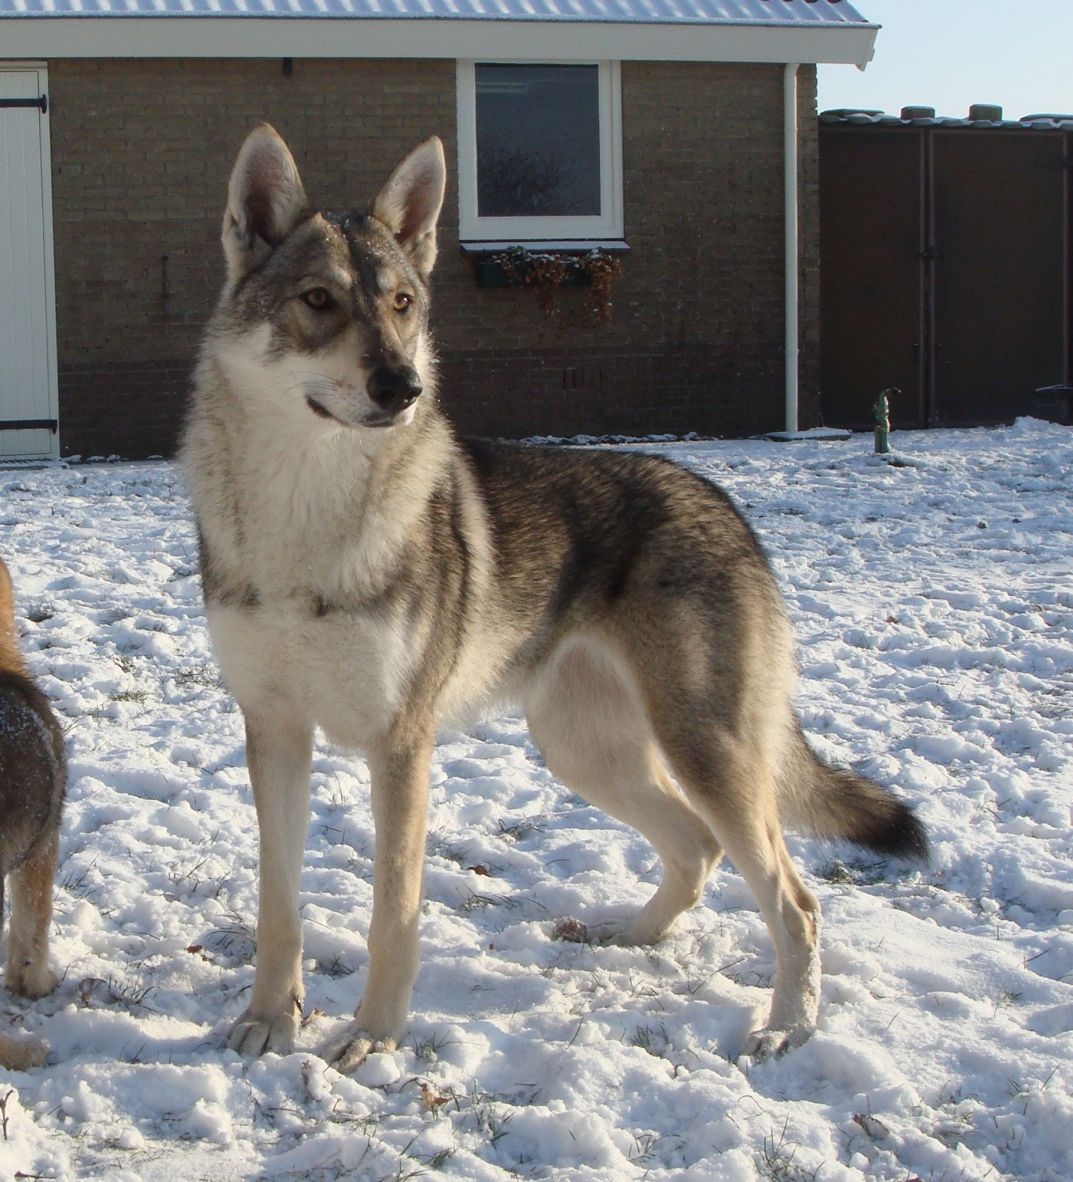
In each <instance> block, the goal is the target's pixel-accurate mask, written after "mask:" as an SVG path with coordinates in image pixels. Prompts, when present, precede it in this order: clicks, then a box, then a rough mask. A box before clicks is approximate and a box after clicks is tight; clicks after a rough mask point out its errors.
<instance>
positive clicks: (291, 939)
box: [228, 712, 313, 1055]
mask: <svg viewBox="0 0 1073 1182" xmlns="http://www.w3.org/2000/svg"><path fill="white" fill-rule="evenodd" d="M312 753H313V730H312V727H311V726H310V725H309V724H306V723H304V722H300V721H295V720H294V719H293V718H283V717H281V716H280V715H278V714H273V715H271V716H268V715H256V716H255V715H252V714H251V713H249V712H247V714H246V760H247V763H248V764H249V771H250V783H251V784H252V786H253V799H254V803H255V805H256V806H257V826H258V829H259V831H260V844H261V873H260V899H259V907H258V918H257V964H256V969H255V972H254V980H253V992H252V994H251V996H250V1004H249V1005H248V1006H247V1007H246V1011H245V1013H244V1014H243V1015H242V1016H241V1017H240V1018H239V1020H238V1021H237V1022H236V1023H235V1025H234V1027H233V1028H232V1030H231V1037H230V1039H229V1042H228V1045H229V1046H230V1047H231V1048H232V1050H236V1051H241V1052H242V1053H243V1054H246V1055H260V1054H262V1053H263V1052H264V1051H277V1052H279V1053H281V1054H285V1053H286V1052H287V1051H289V1050H291V1048H292V1047H293V1045H294V1037H295V1034H296V1033H297V1031H298V1022H299V1019H300V1017H301V1012H302V929H301V922H300V919H299V915H298V885H299V879H300V877H301V872H302V856H303V854H304V852H305V838H306V830H307V828H308V826H309V773H310V764H311V760H312Z"/></svg>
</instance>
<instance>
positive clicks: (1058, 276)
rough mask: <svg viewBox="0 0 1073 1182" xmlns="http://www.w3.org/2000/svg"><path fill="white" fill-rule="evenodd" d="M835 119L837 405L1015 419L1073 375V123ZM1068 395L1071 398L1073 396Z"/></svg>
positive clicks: (907, 419) (912, 417) (833, 352)
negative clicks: (1064, 126)
mask: <svg viewBox="0 0 1073 1182" xmlns="http://www.w3.org/2000/svg"><path fill="white" fill-rule="evenodd" d="M923 122H924V124H925V125H924V126H920V125H916V124H913V123H911V122H909V121H898V120H889V121H883V122H880V123H878V124H874V123H873V124H867V123H866V124H864V125H857V124H854V123H850V122H836V123H831V124H821V128H820V259H821V262H820V267H821V270H820V281H821V291H822V297H821V375H822V376H821V381H822V407H823V412H824V419H825V422H827V423H828V424H830V425H839V426H864V425H867V423H868V422H869V421H870V411H871V405H872V402H873V400H874V399H875V397H876V395H877V394H878V393H879V391H881V390H883V389H884V388H886V387H890V386H896V387H898V388H899V390H900V391H901V394H900V396H899V397H897V398H895V399H893V400H892V405H891V417H892V420H893V421H894V422H895V423H896V424H897V425H898V426H903V427H910V426H931V425H934V426H939V425H951V426H953V425H974V424H986V423H999V422H1008V421H1010V420H1012V419H1013V418H1015V417H1016V416H1017V415H1022V414H1033V413H1039V412H1040V408H1041V406H1042V405H1043V403H1042V402H1041V399H1040V398H1039V396H1037V393H1036V391H1037V390H1038V389H1040V388H1043V387H1056V386H1067V387H1068V386H1069V384H1070V378H1071V374H1070V343H1071V341H1070V336H1071V327H1070V311H1071V309H1070V269H1071V261H1070V255H1071V252H1070V233H1071V220H1070V219H1071V210H1070V162H1071V160H1073V132H1070V131H1067V130H1043V129H1040V128H1038V127H1027V126H1020V127H1019V126H1016V125H1014V126H1012V127H1011V126H1010V125H1008V124H999V125H990V124H989V125H987V126H986V127H974V126H971V125H970V126H953V127H952V126H944V125H943V123H946V122H949V121H923ZM1062 405H1064V404H1062Z"/></svg>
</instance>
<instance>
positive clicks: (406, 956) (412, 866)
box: [322, 728, 433, 1071]
mask: <svg viewBox="0 0 1073 1182" xmlns="http://www.w3.org/2000/svg"><path fill="white" fill-rule="evenodd" d="M432 746H433V735H432V731H431V728H428V730H427V731H426V730H424V729H422V730H421V731H420V732H418V733H416V734H415V733H413V732H410V733H408V734H407V735H406V736H404V737H402V738H398V739H395V740H393V741H391V742H388V743H385V744H383V745H382V746H380V747H378V748H375V749H373V750H370V752H369V756H368V758H369V771H370V773H371V775H372V804H373V819H374V821H375V824H376V863H375V868H374V870H373V912H372V918H371V919H370V921H369V976H368V980H367V981H366V983H365V993H364V995H363V997H362V999H361V1003H360V1005H359V1006H358V1008H357V1010H356V1012H355V1021H354V1022H353V1023H351V1024H350V1026H348V1027H347V1029H346V1030H345V1031H344V1032H343V1033H342V1035H340V1036H338V1037H336V1038H334V1039H332V1040H330V1041H329V1042H328V1044H327V1045H326V1046H325V1047H324V1048H323V1050H322V1054H323V1055H324V1058H325V1059H326V1060H327V1061H328V1062H329V1063H331V1064H332V1065H333V1066H334V1067H336V1068H337V1069H338V1070H340V1071H351V1070H353V1069H354V1068H355V1067H357V1065H358V1064H359V1063H360V1062H361V1061H362V1060H363V1059H364V1058H365V1056H366V1055H368V1054H369V1053H370V1052H371V1051H374V1050H394V1048H395V1047H396V1046H397V1045H398V1042H399V1040H400V1039H401V1037H402V1032H403V1028H404V1026H405V1024H406V1013H407V1010H408V1009H409V1006H410V994H411V992H412V991H413V985H414V978H415V977H416V976H417V966H418V961H419V957H420V950H419V947H418V920H419V917H420V911H421V891H422V885H423V879H424V866H425V834H426V831H427V828H428V768H429V760H430V759H431V756H432Z"/></svg>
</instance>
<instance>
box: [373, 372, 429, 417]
mask: <svg viewBox="0 0 1073 1182" xmlns="http://www.w3.org/2000/svg"><path fill="white" fill-rule="evenodd" d="M366 389H367V390H368V391H369V397H370V398H371V399H372V400H373V402H375V403H376V405H377V406H379V407H381V408H382V409H383V410H386V411H387V412H388V413H389V414H398V413H399V411H400V410H405V409H406V408H407V407H408V406H409V405H410V403H411V402H416V401H417V399H418V396H419V395H420V393H421V390H422V385H421V375H420V374H419V373H418V372H417V370H416V369H414V368H412V367H411V366H409V365H406V366H400V367H398V368H396V367H395V366H390V365H382V366H380V367H379V368H378V369H374V370H373V372H372V373H371V374H370V375H369V380H368V382H367V383H366Z"/></svg>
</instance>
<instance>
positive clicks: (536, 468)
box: [182, 125, 927, 1070]
mask: <svg viewBox="0 0 1073 1182" xmlns="http://www.w3.org/2000/svg"><path fill="white" fill-rule="evenodd" d="M445 181H446V169H445V164H444V154H443V148H442V146H441V144H440V141H439V140H437V139H430V140H427V141H426V142H425V143H423V144H421V145H420V146H419V147H417V148H416V149H415V150H414V151H413V152H411V153H410V155H409V156H407V157H406V158H405V159H404V160H403V161H402V163H401V164H400V165H399V166H398V168H396V170H395V171H394V173H392V175H391V177H390V178H389V179H388V181H387V184H386V185H385V186H384V188H383V189H382V190H381V191H380V193H379V195H378V196H377V197H376V198H375V199H374V201H373V202H372V204H371V206H370V207H369V209H368V211H367V212H352V213H349V214H345V215H339V216H337V215H330V214H325V213H320V212H317V211H316V208H315V207H314V206H312V205H311V204H310V203H309V201H308V200H307V198H306V194H305V190H304V188H303V185H302V181H301V178H300V177H299V174H298V170H297V168H296V166H295V163H294V160H293V158H292V156H291V154H290V152H289V150H288V149H287V147H286V145H285V144H284V142H283V140H282V139H280V137H279V136H278V135H277V134H276V132H275V131H274V130H273V129H272V128H270V127H268V126H267V125H261V126H260V127H258V128H256V129H255V130H254V131H253V132H252V133H251V135H250V136H249V138H248V139H247V140H246V142H245V144H244V145H243V147H242V149H241V151H240V152H239V155H238V158H237V160H236V162H235V166H234V170H233V172H232V175H231V182H230V188H229V191H228V200H227V208H226V211H225V214H224V224H223V246H224V253H225V256H226V260H227V279H226V282H225V285H224V289H223V293H222V295H221V297H220V301H219V303H218V305H217V308H216V312H215V314H214V316H213V317H212V320H211V322H210V324H209V327H208V330H207V333H206V337H205V341H204V344H203V346H202V351H201V356H200V361H199V363H198V367H197V370H196V373H195V379H194V394H193V400H192V405H191V410H190V414H189V417H188V420H187V424H186V429H185V435H184V440H183V447H182V458H183V463H184V466H185V470H186V474H187V479H188V482H189V487H190V492H191V496H192V500H193V505H194V510H195V514H196V517H197V524H198V531H199V537H200V554H201V575H202V582H203V588H204V595H205V603H206V613H207V618H208V624H209V629H210V632H211V635H212V640H213V645H214V648H215V651H216V654H217V657H218V660H219V662H220V665H221V668H222V671H223V674H224V678H225V680H226V682H227V684H228V686H229V688H230V690H231V692H232V693H233V694H234V695H235V697H236V699H237V700H238V703H239V705H240V706H241V708H242V711H243V713H244V716H245V722H246V745H247V760H248V763H249V770H250V778H251V781H252V785H253V794H254V800H255V803H256V806H257V819H258V825H259V831H260V852H261V865H260V915H259V920H258V926H257V963H256V971H255V976H254V983H253V990H252V993H251V995H250V999H249V1005H248V1007H247V1009H246V1011H245V1012H244V1013H243V1014H242V1015H241V1016H240V1017H239V1019H238V1021H237V1022H236V1023H235V1025H234V1027H233V1029H232V1032H231V1038H230V1045H231V1046H232V1047H233V1048H235V1049H237V1050H240V1051H243V1052H245V1053H247V1054H260V1053H261V1052H263V1051H265V1050H272V1051H277V1052H280V1053H286V1052H287V1051H289V1050H290V1049H291V1048H292V1046H293V1043H294V1038H295V1034H296V1032H297V1030H298V1025H299V1019H300V1016H301V1006H302V974H301V963H302V933H301V921H300V917H299V910H298V902H299V879H300V875H301V868H302V858H303V851H304V845H305V833H306V829H307V825H308V814H309V776H310V761H311V756H312V749H313V739H314V730H315V728H317V727H320V728H321V729H322V730H323V732H324V733H325V735H327V737H328V738H329V739H330V740H332V741H333V742H336V743H339V744H340V745H342V746H346V747H351V748H356V749H358V750H360V751H362V752H363V753H364V754H365V756H366V759H367V761H368V765H369V769H370V772H371V777H372V809H373V815H374V819H375V824H376V862H375V871H374V878H373V910H372V916H371V921H370V926H369V967H368V977H367V980H366V985H365V991H364V995H363V997H362V1000H361V1003H360V1005H359V1006H358V1008H357V1011H356V1014H355V1019H354V1021H353V1022H352V1023H350V1024H349V1026H348V1027H347V1029H346V1030H345V1032H344V1033H343V1034H342V1035H341V1036H340V1037H338V1038H336V1039H334V1040H332V1041H331V1042H330V1043H329V1044H328V1046H327V1047H326V1048H325V1050H324V1054H325V1057H326V1058H327V1059H328V1061H329V1062H331V1063H333V1064H334V1065H335V1066H337V1067H339V1068H340V1069H341V1070H349V1069H352V1068H353V1067H355V1066H356V1065H357V1064H358V1063H360V1062H361V1060H362V1059H363V1057H364V1056H365V1055H367V1054H368V1053H369V1052H370V1051H371V1050H373V1049H391V1048H393V1047H395V1046H396V1045H397V1043H398V1041H399V1039H400V1037H401V1035H402V1033H403V1030H404V1027H405V1022H406V1013H407V1008H408V1006H409V1001H410V994H411V990H412V987H413V984H414V979H415V977H416V974H417V968H418V922H419V916H420V911H421V887H422V874H423V865H424V857H425V836H426V825H427V821H426V812H427V801H428V767H429V758H430V756H431V753H432V749H433V745H434V743H435V737H436V728H437V724H438V723H439V722H441V721H442V720H463V719H465V718H466V717H472V716H473V715H474V714H475V713H478V712H480V711H483V710H485V709H487V708H488V707H489V706H494V705H497V704H502V703H508V702H512V701H513V702H517V703H520V704H521V705H522V706H523V708H524V709H525V712H526V715H527V718H528V721H529V726H530V733H531V735H532V738H533V741H534V743H535V744H536V746H537V747H538V748H539V749H540V751H541V752H542V754H543V755H544V758H545V760H546V762H547V765H548V767H549V768H550V769H551V771H552V772H553V773H554V774H555V775H556V776H557V777H558V778H559V779H560V780H562V781H563V783H565V784H567V785H569V786H570V787H571V788H572V789H574V790H576V791H577V792H578V793H580V794H581V795H582V796H584V797H586V798H587V799H588V800H590V801H592V802H593V803H595V804H598V805H600V806H601V807H603V808H605V809H606V810H607V811H608V812H609V813H612V814H613V815H615V816H617V817H619V818H621V819H622V820H625V821H627V822H628V823H629V824H631V825H633V826H635V827H636V828H637V829H638V830H640V831H641V832H642V833H643V834H644V835H645V836H646V837H647V838H648V839H649V841H651V843H652V845H653V846H654V847H655V849H656V850H657V852H658V853H659V855H660V858H661V860H662V863H663V880H662V882H661V883H660V886H659V888H658V889H657V890H656V891H655V893H654V895H653V896H652V898H651V899H650V900H649V901H648V902H647V903H646V904H645V906H644V907H642V908H641V909H640V910H639V911H638V912H637V913H636V914H632V915H627V916H624V917H623V916H619V917H616V918H612V919H610V920H608V921H607V922H603V923H600V924H598V925H589V926H588V929H587V935H588V937H589V938H591V939H593V940H609V941H615V942H619V943H623V944H649V943H653V942H655V941H658V940H661V939H662V938H663V937H664V936H666V934H667V933H668V932H669V931H670V929H671V927H672V925H673V924H674V922H675V920H676V919H677V917H678V916H679V915H680V914H681V913H682V912H683V911H684V910H686V908H688V907H692V906H693V905H694V904H695V903H696V902H697V901H698V900H699V898H700V897H701V894H702V891H703V889H704V884H705V881H706V879H707V878H708V875H709V873H710V872H711V869H712V867H713V866H714V865H715V864H716V862H717V861H718V860H719V858H720V857H721V855H722V853H723V851H724V850H725V851H726V852H727V854H728V855H729V857H730V858H731V859H732V861H733V863H734V866H735V867H736V869H737V870H738V872H739V873H740V874H741V875H742V876H743V878H744V879H745V880H746V882H747V884H748V886H749V888H750V889H751V891H752V892H753V894H754V896H755V897H756V899H757V902H758V904H759V906H760V909H761V911H762V913H763V916H764V919H765V920H766V922H767V926H768V929H769V931H770V933H771V937H772V940H773V942H774V945H775V952H776V958H777V975H776V979H775V985H774V994H773V999H772V1004H771V1012H770V1014H769V1016H768V1017H767V1020H766V1021H765V1022H764V1023H763V1024H762V1026H761V1027H760V1029H758V1030H757V1031H756V1032H755V1033H754V1034H753V1035H752V1036H751V1037H750V1039H749V1041H748V1043H747V1044H746V1046H745V1047H744V1050H745V1051H746V1052H747V1053H749V1054H752V1055H758V1056H760V1055H771V1054H776V1053H778V1052H779V1051H781V1050H782V1049H784V1048H785V1047H787V1046H789V1045H794V1044H796V1043H799V1042H801V1041H802V1040H803V1039H805V1038H807V1037H808V1035H809V1034H810V1033H811V1032H812V1030H813V1029H814V1027H815V1024H816V1017H817V1007H818V1003H819V972H820V969H819V953H818V943H817V924H818V918H819V914H818V904H817V902H816V899H815V898H814V896H813V895H812V893H811V892H810V891H809V890H808V889H807V888H806V887H805V885H804V883H803V882H802V881H801V878H800V877H799V875H798V873H797V870H796V869H795V867H794V865H793V863H792V862H791V860H790V856H789V854H788V853H787V850H786V846H785V843H784V840H783V827H784V826H788V827H792V828H800V829H804V830H806V831H809V832H812V833H816V834H821V835H826V836H830V837H839V838H845V839H848V840H850V841H854V842H857V843H859V844H861V845H864V846H868V847H869V848H871V849H874V850H877V851H879V852H882V853H887V854H907V855H923V854H924V853H925V851H926V847H927V841H926V837H925V835H924V830H923V828H922V826H921V825H920V823H919V821H917V819H916V818H915V816H914V815H913V814H912V813H911V812H910V810H909V809H908V808H906V807H905V806H904V805H903V804H901V803H899V802H898V801H897V800H896V799H895V798H894V797H893V796H892V795H891V794H890V793H889V792H888V791H887V790H886V789H883V788H881V787H879V786H878V785H876V784H873V783H871V782H870V781H868V780H865V779H864V778H862V777H860V776H858V775H855V774H854V773H852V772H850V771H847V770H844V769H836V768H831V767H828V766H827V765H826V764H824V763H822V762H821V761H820V760H819V758H818V757H817V756H816V755H815V754H814V753H813V751H812V749H811V747H809V745H808V743H807V742H806V740H805V738H804V736H803V734H802V732H801V728H800V724H799V722H798V719H797V716H796V714H795V713H794V710H793V707H792V705H791V695H792V693H793V685H794V677H795V669H794V660H793V655H792V646H791V638H790V629H789V626H788V623H787V620H786V614H785V610H784V607H783V603H782V599H781V596H780V594H779V591H778V588H777V586H776V583H775V579H774V577H773V575H772V573H771V570H770V567H769V566H768V563H767V561H766V559H765V557H764V555H763V553H762V551H761V548H760V546H759V544H758V543H757V540H756V538H755V537H754V535H753V533H752V530H751V529H750V528H749V526H748V525H747V524H746V522H745V521H744V519H743V518H742V517H741V515H740V514H739V513H738V511H737V510H736V509H735V508H734V506H733V505H732V504H731V502H730V500H729V498H728V497H727V496H726V495H725V494H724V493H723V492H721V491H720V490H719V489H717V488H716V487H714V486H713V485H712V484H710V483H708V482H707V481H705V480H702V479H700V478H699V477H697V476H695V475H693V474H691V473H689V472H687V471H685V470H683V469H681V468H679V467H677V466H675V465H673V464H670V463H667V462H665V461H663V460H660V459H658V458H656V457H653V456H648V455H639V454H633V455H630V454H624V453H621V452H618V453H616V452H609V451H583V450H578V449H568V448H563V449H555V448H546V447H524V446H515V445H509V444H497V443H490V442H481V441H473V440H470V441H467V440H461V439H459V438H457V437H456V435H455V433H454V432H453V430H452V429H451V427H450V425H449V424H448V422H447V420H446V419H445V417H444V416H443V414H442V413H441V411H440V410H439V408H438V406H437V404H436V367H435V361H434V356H433V350H432V345H431V341H430V337H429V329H428V324H429V277H430V273H431V271H432V266H433V263H434V261H435V258H436V223H437V219H438V216H439V212H440V206H441V204H442V202H443V197H444V186H445ZM579 926H580V925H579Z"/></svg>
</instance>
